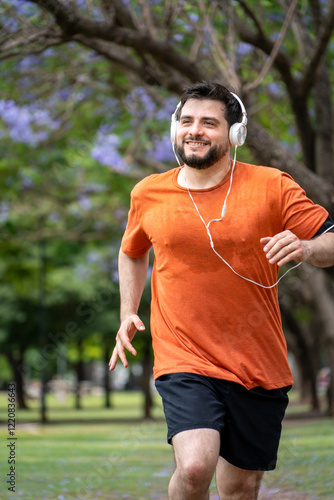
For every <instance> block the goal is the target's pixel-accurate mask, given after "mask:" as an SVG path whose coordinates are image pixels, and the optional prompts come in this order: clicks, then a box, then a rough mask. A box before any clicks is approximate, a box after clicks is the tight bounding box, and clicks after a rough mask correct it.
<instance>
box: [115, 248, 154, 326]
mask: <svg viewBox="0 0 334 500" xmlns="http://www.w3.org/2000/svg"><path fill="white" fill-rule="evenodd" d="M148 261H149V252H147V253H146V254H145V255H143V256H142V257H139V258H135V259H134V258H132V257H129V256H128V255H126V254H125V253H124V252H123V251H122V250H120V252H119V259H118V274H119V289H120V297H121V314H120V316H121V322H122V321H124V319H125V318H127V317H128V316H130V315H132V314H137V311H138V307H139V303H140V299H141V296H142V293H143V290H144V286H145V282H146V276H147V270H148Z"/></svg>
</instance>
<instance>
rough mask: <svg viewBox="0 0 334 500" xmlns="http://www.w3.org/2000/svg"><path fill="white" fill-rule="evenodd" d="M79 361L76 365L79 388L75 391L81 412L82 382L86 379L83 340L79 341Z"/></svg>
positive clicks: (76, 401) (77, 404) (76, 403)
mask: <svg viewBox="0 0 334 500" xmlns="http://www.w3.org/2000/svg"><path fill="white" fill-rule="evenodd" d="M77 346H78V361H77V363H76V372H77V386H76V391H75V408H76V409H77V410H81V408H82V405H81V382H82V381H83V379H84V370H83V346H82V339H79V340H78V344H77Z"/></svg>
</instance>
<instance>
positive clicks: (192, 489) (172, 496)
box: [168, 429, 220, 500]
mask: <svg viewBox="0 0 334 500" xmlns="http://www.w3.org/2000/svg"><path fill="white" fill-rule="evenodd" d="M172 444H173V448H174V455H175V464H176V468H175V471H174V474H173V475H172V477H171V480H170V483H169V488H168V498H169V500H208V499H209V487H210V483H211V480H212V477H213V475H214V472H215V469H216V466H217V460H218V457H219V447H220V434H219V432H218V431H216V430H214V429H193V430H189V431H184V432H180V433H179V434H176V435H175V436H174V437H173V440H172Z"/></svg>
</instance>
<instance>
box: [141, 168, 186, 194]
mask: <svg viewBox="0 0 334 500" xmlns="http://www.w3.org/2000/svg"><path fill="white" fill-rule="evenodd" d="M177 170H178V168H173V169H172V170H168V172H163V173H161V174H152V175H149V176H147V177H144V179H142V180H141V181H139V182H138V184H136V185H135V187H134V188H133V189H132V192H131V196H132V197H142V196H145V195H147V194H149V193H153V192H155V193H156V192H158V191H162V190H164V189H165V188H166V187H170V186H171V185H172V184H173V178H174V175H176V171H177Z"/></svg>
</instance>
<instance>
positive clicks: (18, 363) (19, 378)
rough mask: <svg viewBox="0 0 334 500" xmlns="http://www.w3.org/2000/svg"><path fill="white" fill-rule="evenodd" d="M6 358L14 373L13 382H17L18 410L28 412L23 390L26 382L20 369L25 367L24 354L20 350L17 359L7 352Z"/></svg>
mask: <svg viewBox="0 0 334 500" xmlns="http://www.w3.org/2000/svg"><path fill="white" fill-rule="evenodd" d="M6 356H7V359H8V361H9V363H10V365H11V368H12V371H13V380H14V382H15V390H16V400H17V404H18V408H19V409H20V410H28V406H27V404H26V402H25V396H24V388H23V384H24V380H23V375H22V370H21V369H20V367H22V366H23V358H24V352H23V351H22V350H20V351H19V354H18V356H17V357H15V356H14V355H13V354H12V353H11V352H6Z"/></svg>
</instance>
